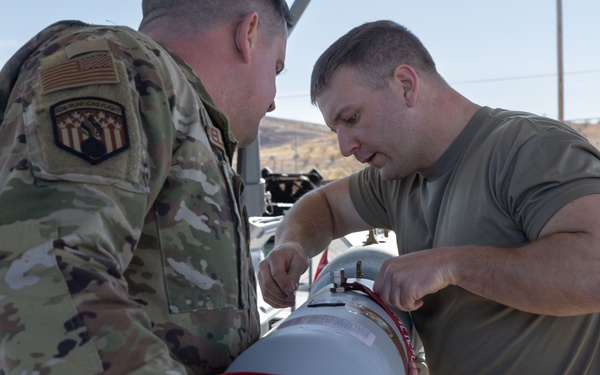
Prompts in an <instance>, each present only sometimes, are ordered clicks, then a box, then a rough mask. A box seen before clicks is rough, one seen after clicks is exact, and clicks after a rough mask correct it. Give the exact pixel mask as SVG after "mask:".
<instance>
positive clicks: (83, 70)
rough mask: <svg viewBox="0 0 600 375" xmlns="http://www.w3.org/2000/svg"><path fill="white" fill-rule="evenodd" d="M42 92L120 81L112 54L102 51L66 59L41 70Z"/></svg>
mask: <svg viewBox="0 0 600 375" xmlns="http://www.w3.org/2000/svg"><path fill="white" fill-rule="evenodd" d="M40 78H41V82H42V93H44V94H45V93H49V92H52V91H56V90H60V89H65V88H72V87H78V86H84V85H90V84H96V83H118V82H119V76H118V75H117V69H116V67H115V64H114V61H113V59H112V56H111V55H110V54H108V53H102V54H98V55H93V56H85V57H80V58H77V59H73V60H69V61H66V62H64V63H62V64H59V65H56V66H53V67H51V68H45V69H42V70H41V71H40Z"/></svg>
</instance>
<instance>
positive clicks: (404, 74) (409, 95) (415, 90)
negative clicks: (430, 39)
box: [392, 64, 420, 107]
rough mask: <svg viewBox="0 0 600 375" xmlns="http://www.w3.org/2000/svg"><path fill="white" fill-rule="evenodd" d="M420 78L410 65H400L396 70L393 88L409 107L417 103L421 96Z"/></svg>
mask: <svg viewBox="0 0 600 375" xmlns="http://www.w3.org/2000/svg"><path fill="white" fill-rule="evenodd" d="M419 82H420V81H419V76H418V74H417V72H416V71H415V70H414V69H413V68H412V66H410V65H406V64H400V65H398V66H397V67H396V69H394V76H393V77H392V87H393V90H394V91H395V92H396V95H397V96H398V97H402V98H403V100H404V102H405V103H406V105H407V106H408V107H412V106H414V105H415V104H416V102H417V97H418V94H419Z"/></svg>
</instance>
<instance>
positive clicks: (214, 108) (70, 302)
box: [0, 0, 291, 375]
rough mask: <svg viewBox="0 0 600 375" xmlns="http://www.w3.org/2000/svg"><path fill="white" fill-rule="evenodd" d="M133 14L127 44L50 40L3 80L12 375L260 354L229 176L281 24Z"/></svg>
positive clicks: (253, 121) (203, 364)
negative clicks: (136, 18)
mask: <svg viewBox="0 0 600 375" xmlns="http://www.w3.org/2000/svg"><path fill="white" fill-rule="evenodd" d="M143 9H144V19H143V21H142V25H141V26H140V31H141V32H137V31H134V30H131V29H129V28H126V27H113V26H108V27H107V26H91V25H87V24H84V23H82V22H78V21H67V22H60V23H57V24H54V25H52V26H50V27H48V28H47V29H45V30H43V31H42V32H41V33H39V34H38V35H37V36H35V37H34V38H33V39H32V40H31V41H30V42H29V43H27V44H26V45H25V46H24V47H23V48H22V49H21V50H19V51H18V52H17V53H16V54H15V56H14V57H13V58H12V59H11V60H10V61H9V62H8V63H7V64H6V66H5V67H4V68H3V70H2V72H1V73H0V121H1V125H0V210H1V211H0V259H1V262H0V367H1V368H2V369H3V370H4V371H5V372H6V373H8V374H34V373H35V374H44V375H45V374H60V375H63V374H99V373H107V374H171V375H174V374H185V373H188V374H218V373H220V372H223V371H224V370H225V369H226V368H227V366H228V364H229V363H230V362H231V361H232V360H233V359H234V358H235V357H236V356H237V355H238V354H239V353H240V352H241V351H243V350H244V349H245V348H247V347H248V346H249V345H250V344H252V343H253V342H254V341H255V340H256V339H257V338H258V335H259V321H258V313H257V308H256V287H255V281H254V273H253V270H252V265H251V258H250V254H249V248H248V239H247V231H246V225H247V218H246V215H245V212H244V210H243V209H242V208H241V207H240V194H241V192H242V188H243V183H242V181H241V180H240V178H239V176H237V175H236V173H235V171H234V170H233V169H232V167H231V158H232V154H233V152H234V150H235V148H236V146H244V145H246V144H248V143H250V142H251V141H252V140H253V138H254V137H256V133H257V127H258V122H259V120H260V118H261V117H262V116H264V114H265V112H267V111H268V110H272V109H273V108H274V104H273V99H274V95H275V88H274V86H275V75H276V74H277V73H278V72H279V71H280V70H281V69H283V60H284V58H285V44H286V39H287V31H288V29H289V27H291V17H290V14H289V10H288V8H287V5H286V3H285V1H284V0H250V1H243V2H240V1H235V0H228V1H225V0H219V1H214V0H179V1H173V0H171V1H164V0H153V1H151V0H144V2H143ZM175 21H176V22H175ZM236 88H237V89H236ZM250 93H252V94H253V95H252V97H250V95H249V94H250ZM0 372H1V371H0Z"/></svg>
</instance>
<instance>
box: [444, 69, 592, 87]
mask: <svg viewBox="0 0 600 375" xmlns="http://www.w3.org/2000/svg"><path fill="white" fill-rule="evenodd" d="M590 73H600V69H596V70H582V71H578V72H570V73H565V75H576V74H590ZM545 77H556V73H548V74H532V75H528V76H513V77H500V78H488V79H476V80H470V81H457V82H452V84H454V85H460V84H469V83H485V82H497V81H517V80H523V79H533V78H545Z"/></svg>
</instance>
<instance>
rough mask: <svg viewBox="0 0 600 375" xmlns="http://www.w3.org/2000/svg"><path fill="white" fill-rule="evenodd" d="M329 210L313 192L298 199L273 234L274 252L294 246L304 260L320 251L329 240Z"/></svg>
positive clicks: (330, 217)
mask: <svg viewBox="0 0 600 375" xmlns="http://www.w3.org/2000/svg"><path fill="white" fill-rule="evenodd" d="M333 238H334V234H333V220H332V215H331V210H330V208H329V205H328V203H327V200H326V199H325V197H324V195H323V194H321V193H320V192H316V191H313V192H311V193H310V194H307V195H305V196H304V197H302V199H301V200H300V202H298V203H296V204H295V205H294V206H293V207H292V209H291V210H290V211H288V213H286V215H285V217H284V219H283V221H282V223H281V224H280V225H279V226H278V227H277V231H276V233H275V248H277V247H279V246H281V245H289V244H298V245H301V249H302V251H303V253H304V255H306V257H308V258H311V257H313V256H315V255H317V254H319V253H320V252H321V251H323V250H324V249H325V248H326V247H327V246H328V245H329V243H330V242H331V241H332V240H333Z"/></svg>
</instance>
